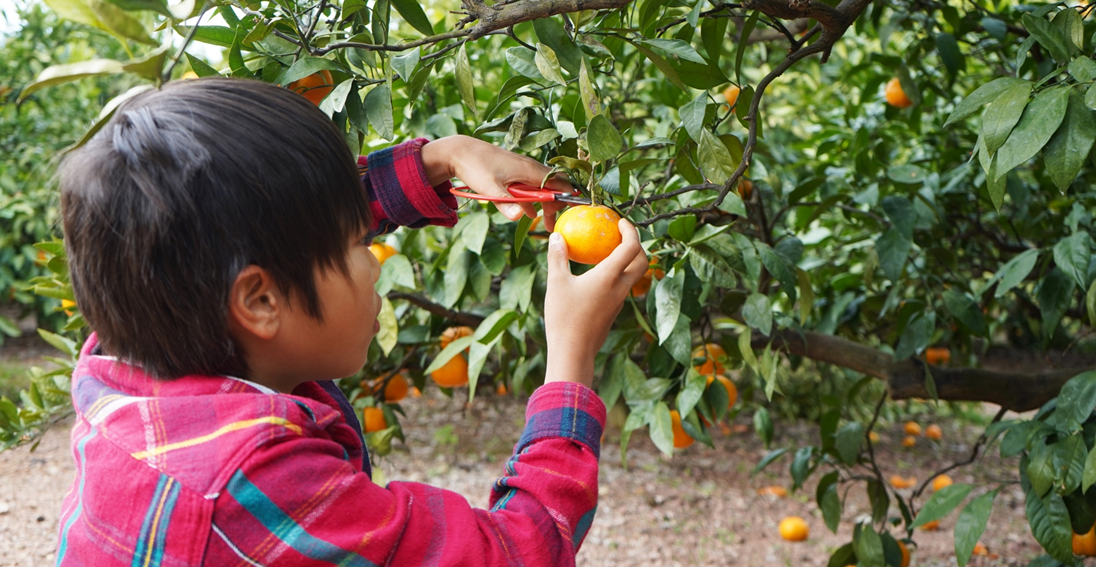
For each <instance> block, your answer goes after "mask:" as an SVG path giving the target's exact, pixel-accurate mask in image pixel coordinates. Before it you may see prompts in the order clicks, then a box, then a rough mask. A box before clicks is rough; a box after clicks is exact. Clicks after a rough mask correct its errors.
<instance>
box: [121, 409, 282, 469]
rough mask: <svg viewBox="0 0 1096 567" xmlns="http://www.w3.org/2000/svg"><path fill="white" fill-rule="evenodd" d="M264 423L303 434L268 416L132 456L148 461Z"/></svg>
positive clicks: (230, 425)
mask: <svg viewBox="0 0 1096 567" xmlns="http://www.w3.org/2000/svg"><path fill="white" fill-rule="evenodd" d="M264 423H272V424H274V425H282V426H285V428H286V429H289V430H290V431H292V432H294V433H296V434H297V435H300V434H301V433H302V431H301V426H299V425H297V424H295V423H293V422H291V421H289V420H288V419H285V418H284V417H274V416H268V417H260V418H258V419H245V420H243V421H237V422H233V423H230V424H228V425H226V426H224V427H222V428H220V429H218V430H217V431H214V432H213V433H210V434H208V435H202V436H201V437H195V438H194V439H187V440H186V441H179V442H177V443H170V444H168V445H164V446H162V447H156V448H155V449H149V450H147V451H138V452H136V453H133V454H132V456H133V458H134V459H137V460H143V459H147V458H149V457H155V456H156V455H162V454H164V453H166V452H168V451H174V450H175V449H183V448H186V447H193V446H195V445H201V444H202V443H205V442H206V441H211V440H213V439H216V438H218V437H220V436H221V435H224V434H225V433H231V432H233V431H239V430H241V429H246V428H248V427H251V426H253V425H261V424H264Z"/></svg>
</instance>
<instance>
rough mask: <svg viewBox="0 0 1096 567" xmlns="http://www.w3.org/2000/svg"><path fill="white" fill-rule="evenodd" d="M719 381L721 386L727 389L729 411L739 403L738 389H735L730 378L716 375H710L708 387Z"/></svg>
mask: <svg viewBox="0 0 1096 567" xmlns="http://www.w3.org/2000/svg"><path fill="white" fill-rule="evenodd" d="M716 380H719V383H720V384H723V387H724V388H726V389H727V409H731V408H733V407H734V403H735V402H737V401H738V388H735V386H734V382H731V379H730V378H727V377H726V376H716V375H714V374H709V375H708V385H709V386H711V385H712V382H715V381H716Z"/></svg>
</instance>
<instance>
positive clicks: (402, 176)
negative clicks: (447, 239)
mask: <svg viewBox="0 0 1096 567" xmlns="http://www.w3.org/2000/svg"><path fill="white" fill-rule="evenodd" d="M427 142H428V140H426V139H425V138H418V139H415V140H411V141H408V142H404V143H402V144H399V145H396V146H392V147H389V148H385V149H383V150H380V151H376V152H373V153H371V154H369V155H368V156H361V157H359V158H358V165H359V169H362V170H364V173H365V176H364V177H363V182H364V184H365V187H366V192H367V194H368V198H369V206H370V209H371V210H372V211H373V213H374V215H373V216H374V230H373V231H372V232H374V233H375V234H384V233H386V232H391V230H394V229H395V228H396V227H397V226H407V227H411V228H420V227H423V226H426V225H437V226H450V227H451V226H455V225H456V224H457V211H456V208H457V198H456V197H454V196H453V195H452V194H450V193H449V189H450V188H451V187H452V184H451V183H449V182H448V181H446V182H444V183H442V184H440V185H438V186H431V185H430V180H429V177H428V176H427V175H426V168H425V167H424V166H423V163H422V147H423V146H424V145H425V144H426V143H427Z"/></svg>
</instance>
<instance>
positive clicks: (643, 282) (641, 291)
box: [632, 264, 666, 297]
mask: <svg viewBox="0 0 1096 567" xmlns="http://www.w3.org/2000/svg"><path fill="white" fill-rule="evenodd" d="M664 277H666V272H664V271H662V270H660V269H659V268H656V267H655V264H651V267H650V268H647V271H646V272H645V273H644V274H643V276H642V277H641V278H639V281H638V282H636V283H635V285H633V286H632V296H633V297H643V296H644V295H647V292H648V291H651V284H652V283H653V282H652V280H660V279H662V278H664Z"/></svg>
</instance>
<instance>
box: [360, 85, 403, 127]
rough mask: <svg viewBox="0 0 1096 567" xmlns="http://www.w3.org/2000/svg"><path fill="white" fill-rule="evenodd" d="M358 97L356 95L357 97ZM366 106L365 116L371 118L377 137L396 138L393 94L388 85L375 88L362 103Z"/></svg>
mask: <svg viewBox="0 0 1096 567" xmlns="http://www.w3.org/2000/svg"><path fill="white" fill-rule="evenodd" d="M355 96H356V95H355ZM362 104H363V105H364V106H365V115H366V116H368V117H369V125H370V126H372V127H373V129H374V130H375V131H376V132H377V135H378V136H380V137H382V138H384V139H385V140H392V139H394V138H395V136H396V135H395V132H394V130H393V129H394V124H393V120H392V93H391V91H390V90H388V85H387V84H380V85H377V86H375V87H373V89H372V90H370V91H369V94H367V95H365V100H364V101H362Z"/></svg>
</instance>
